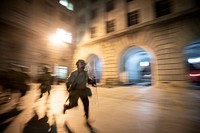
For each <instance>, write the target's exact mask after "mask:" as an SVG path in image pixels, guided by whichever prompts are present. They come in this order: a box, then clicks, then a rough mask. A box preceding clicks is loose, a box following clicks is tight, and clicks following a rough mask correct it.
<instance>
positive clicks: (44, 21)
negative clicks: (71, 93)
mask: <svg viewBox="0 0 200 133" xmlns="http://www.w3.org/2000/svg"><path fill="white" fill-rule="evenodd" d="M75 24H76V17H75V15H74V11H71V10H68V9H67V8H65V7H64V6H62V5H61V4H59V0H51V1H49V0H14V1H13V0H1V2H0V51H1V54H0V64H1V65H0V68H1V70H5V69H8V68H9V67H10V64H15V65H21V66H25V67H27V68H28V70H29V73H30V75H31V76H32V78H33V79H36V77H37V75H38V73H40V71H41V67H42V66H44V65H46V66H49V67H50V68H51V71H52V73H53V74H55V73H56V71H57V70H56V68H60V67H61V68H65V69H67V71H71V69H72V64H71V58H72V57H73V51H74V48H75V42H74V40H73V39H72V38H73V37H74V36H75V30H74V25H75ZM58 28H61V29H64V30H65V31H66V32H68V33H70V36H71V37H72V38H70V39H71V40H69V41H68V42H64V43H63V42H61V43H55V42H51V41H50V37H51V35H52V34H55V33H56V32H57V30H58Z"/></svg>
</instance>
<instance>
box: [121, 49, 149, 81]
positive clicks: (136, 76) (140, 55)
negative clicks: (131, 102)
mask: <svg viewBox="0 0 200 133" xmlns="http://www.w3.org/2000/svg"><path fill="white" fill-rule="evenodd" d="M151 61H152V55H151V54H150V53H149V52H147V51H146V50H144V49H142V48H139V47H131V48H129V49H127V50H126V51H125V52H124V53H123V54H122V56H121V58H120V83H121V84H136V85H151V79H152V77H151Z"/></svg>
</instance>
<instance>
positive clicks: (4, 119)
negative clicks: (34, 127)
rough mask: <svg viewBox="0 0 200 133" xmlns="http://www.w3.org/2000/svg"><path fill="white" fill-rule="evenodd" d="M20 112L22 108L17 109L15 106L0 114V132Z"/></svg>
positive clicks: (0, 132)
mask: <svg viewBox="0 0 200 133" xmlns="http://www.w3.org/2000/svg"><path fill="white" fill-rule="evenodd" d="M21 112H22V110H18V109H17V108H16V107H15V108H13V109H12V110H10V111H8V112H5V113H3V114H0V133H2V132H3V131H4V130H5V129H6V128H7V127H8V126H9V125H10V123H11V122H12V121H13V120H14V119H15V118H16V116H17V115H19V114H20V113H21ZM12 117H13V119H11V120H9V119H10V118H12ZM8 120H9V121H8Z"/></svg>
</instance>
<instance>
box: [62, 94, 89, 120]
mask: <svg viewBox="0 0 200 133" xmlns="http://www.w3.org/2000/svg"><path fill="white" fill-rule="evenodd" d="M79 97H80V98H81V101H82V103H83V107H84V111H85V117H86V119H88V117H89V99H88V97H87V96H84V97H83V96H79V95H76V93H75V95H74V93H71V94H70V96H69V104H67V105H65V106H64V108H65V109H71V108H73V107H76V106H78V98H79Z"/></svg>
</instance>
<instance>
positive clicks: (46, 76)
mask: <svg viewBox="0 0 200 133" xmlns="http://www.w3.org/2000/svg"><path fill="white" fill-rule="evenodd" d="M43 72H44V73H43V74H41V75H40V76H39V79H38V82H39V83H41V85H40V87H39V88H40V98H41V97H42V96H43V93H45V92H48V96H49V95H50V91H51V84H52V81H53V77H52V76H51V74H50V72H49V69H48V67H44V68H43Z"/></svg>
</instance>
